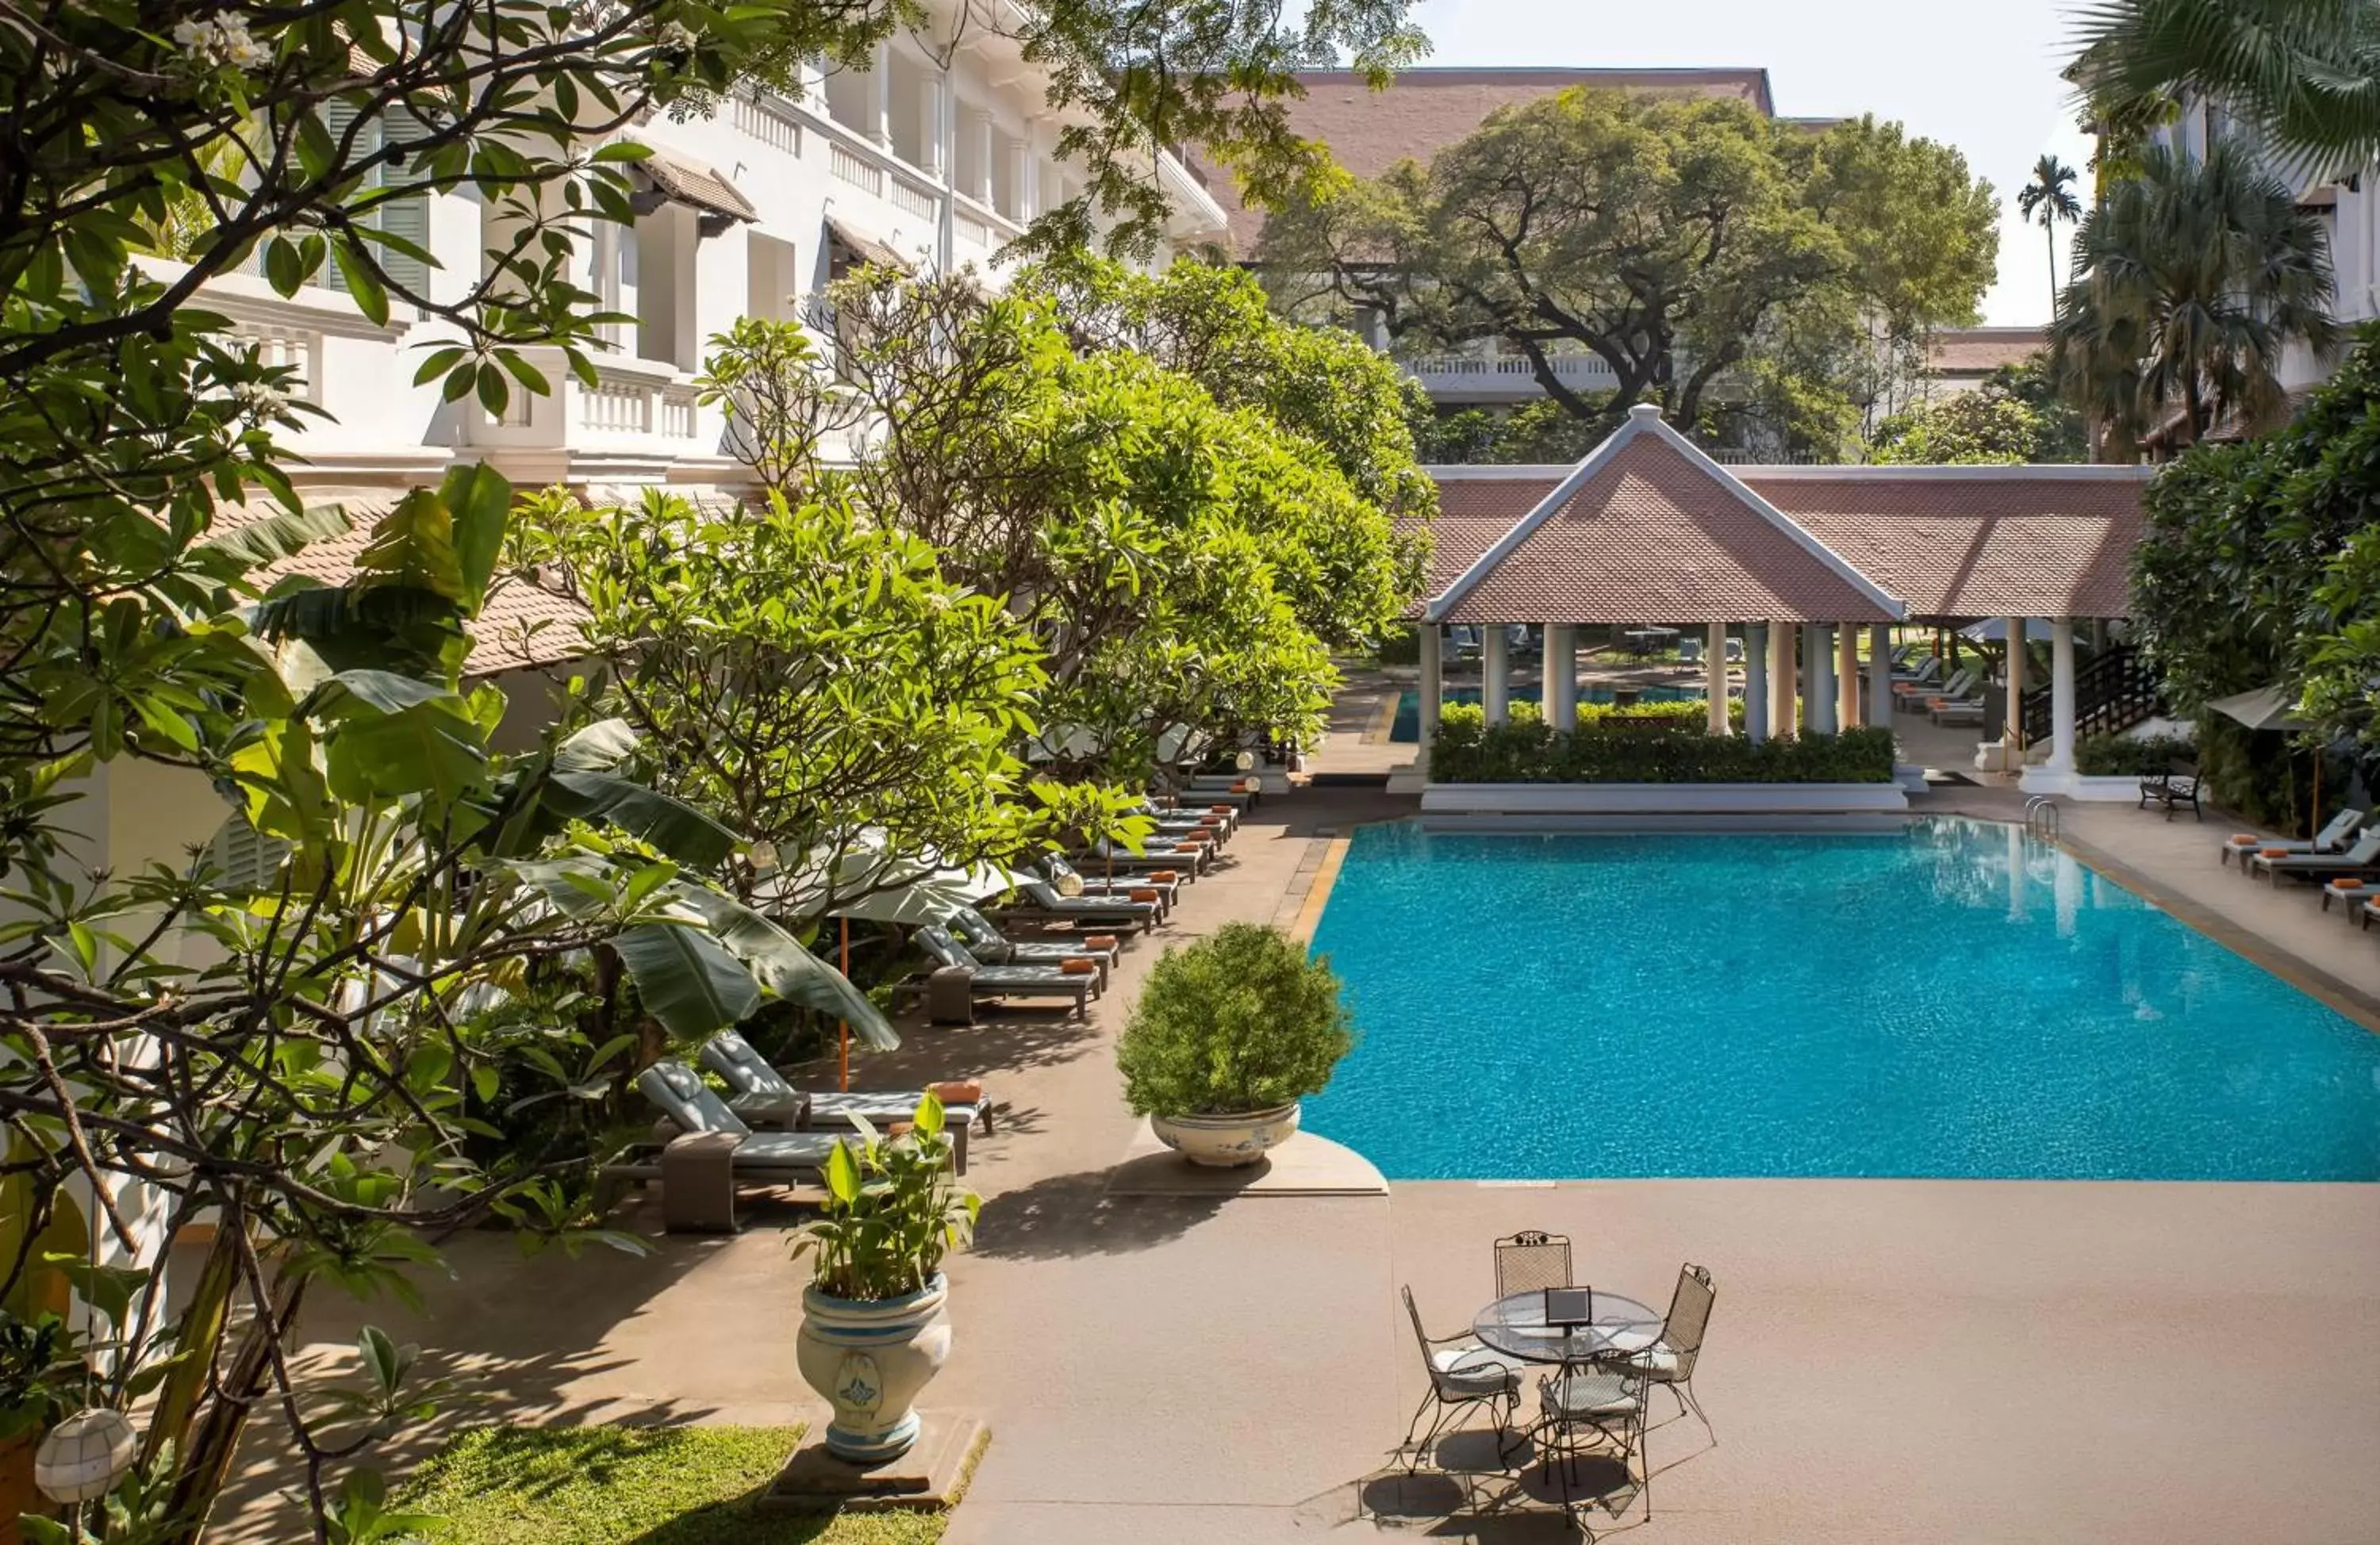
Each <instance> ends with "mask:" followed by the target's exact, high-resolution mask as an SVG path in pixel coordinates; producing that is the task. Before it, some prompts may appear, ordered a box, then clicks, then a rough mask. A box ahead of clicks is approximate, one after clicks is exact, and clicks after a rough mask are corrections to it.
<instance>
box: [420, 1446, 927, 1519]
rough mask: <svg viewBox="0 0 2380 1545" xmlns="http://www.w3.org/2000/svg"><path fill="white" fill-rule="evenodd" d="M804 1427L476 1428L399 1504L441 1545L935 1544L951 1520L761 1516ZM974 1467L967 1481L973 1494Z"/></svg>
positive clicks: (915, 1515) (442, 1453)
mask: <svg viewBox="0 0 2380 1545" xmlns="http://www.w3.org/2000/svg"><path fill="white" fill-rule="evenodd" d="M801 1435H802V1430H801V1429H800V1428H799V1427H521V1426H514V1425H510V1424H500V1425H497V1426H492V1427H475V1428H472V1429H471V1430H468V1431H466V1432H464V1433H462V1434H461V1435H459V1436H457V1437H456V1438H455V1441H454V1442H451V1443H449V1444H447V1445H446V1446H445V1447H444V1448H443V1449H441V1450H439V1451H438V1453H437V1454H433V1455H431V1459H430V1461H429V1462H428V1463H427V1464H425V1465H423V1466H422V1467H421V1468H420V1469H419V1470H418V1471H416V1472H415V1474H414V1478H413V1480H412V1482H411V1483H410V1484H409V1485H408V1486H407V1489H406V1491H405V1494H404V1496H403V1498H402V1499H401V1503H402V1505H403V1506H404V1507H405V1508H406V1509H407V1511H414V1512H421V1513H429V1514H434V1515H437V1516H438V1517H439V1518H440V1519H441V1524H440V1525H439V1527H437V1528H435V1529H433V1530H432V1531H431V1535H430V1538H431V1539H433V1540H436V1541H438V1542H440V1545H810V1542H812V1541H815V1542H817V1545H935V1541H937V1540H939V1539H941V1538H942V1531H943V1530H944V1529H945V1528H947V1527H949V1522H950V1520H949V1515H947V1514H944V1513H920V1512H887V1513H851V1514H832V1515H785V1514H772V1513H761V1512H759V1511H758V1510H757V1509H755V1508H754V1507H752V1506H751V1499H752V1498H754V1497H755V1496H757V1495H758V1494H759V1491H760V1490H761V1488H763V1487H765V1486H767V1485H768V1483H769V1482H770V1481H771V1479H774V1478H775V1476H776V1474H777V1472H778V1470H780V1469H781V1468H783V1466H784V1463H785V1460H786V1458H787V1457H788V1456H789V1455H791V1454H792V1453H793V1452H794V1448H795V1444H796V1443H797V1442H799V1441H800V1439H801ZM973 1470H974V1459H973V1457H970V1458H969V1460H968V1463H967V1467H966V1470H965V1471H963V1472H962V1473H961V1475H960V1478H959V1490H960V1491H965V1488H966V1483H967V1479H968V1477H969V1476H970V1475H971V1474H972V1473H973Z"/></svg>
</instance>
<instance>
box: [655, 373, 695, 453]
mask: <svg viewBox="0 0 2380 1545" xmlns="http://www.w3.org/2000/svg"><path fill="white" fill-rule="evenodd" d="M661 409H662V427H661V432H662V438H663V439H665V440H692V439H693V438H694V389H693V388H692V387H685V386H668V387H663V388H662V395H661Z"/></svg>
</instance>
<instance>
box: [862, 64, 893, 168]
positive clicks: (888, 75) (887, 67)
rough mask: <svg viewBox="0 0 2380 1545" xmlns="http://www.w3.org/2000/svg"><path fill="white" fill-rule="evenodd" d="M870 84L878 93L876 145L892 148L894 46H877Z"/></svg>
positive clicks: (869, 78) (870, 68)
mask: <svg viewBox="0 0 2380 1545" xmlns="http://www.w3.org/2000/svg"><path fill="white" fill-rule="evenodd" d="M868 85H869V86H870V87H872V88H873V89H874V90H875V92H876V132H875V135H874V139H875V140H876V143H877V144H879V145H880V146H881V147H883V148H884V149H885V150H888V151H889V150H891V149H892V44H891V43H889V42H880V43H878V44H877V45H876V59H875V62H874V63H873V64H871V65H869V66H868Z"/></svg>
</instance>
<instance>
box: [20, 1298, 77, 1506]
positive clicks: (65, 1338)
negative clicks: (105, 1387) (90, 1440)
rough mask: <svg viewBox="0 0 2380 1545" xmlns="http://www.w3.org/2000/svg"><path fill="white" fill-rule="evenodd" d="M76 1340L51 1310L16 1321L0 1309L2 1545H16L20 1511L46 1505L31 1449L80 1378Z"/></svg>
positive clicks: (64, 1410) (64, 1406)
mask: <svg viewBox="0 0 2380 1545" xmlns="http://www.w3.org/2000/svg"><path fill="white" fill-rule="evenodd" d="M82 1378H83V1365H82V1360H81V1358H79V1356H77V1354H76V1351H75V1338H74V1336H73V1334H72V1333H70V1332H69V1331H68V1330H67V1328H66V1325H65V1323H64V1322H62V1321H61V1320H60V1319H59V1318H58V1317H57V1316H56V1315H55V1314H42V1315H39V1316H37V1317H36V1318H34V1319H31V1320H20V1319H18V1317H17V1316H16V1315H15V1314H14V1313H12V1312H10V1311H9V1310H5V1309H0V1545H18V1541H19V1540H20V1539H23V1535H22V1534H21V1533H20V1532H19V1529H20V1527H21V1526H20V1524H19V1523H18V1519H19V1517H20V1515H24V1514H28V1513H39V1512H41V1511H42V1509H43V1508H44V1507H45V1505H46V1504H45V1503H44V1502H43V1501H42V1494H41V1492H40V1491H36V1490H35V1489H34V1486H33V1452H34V1450H35V1449H36V1448H37V1447H39V1446H40V1444H41V1442H42V1434H43V1433H45V1432H47V1431H48V1430H50V1428H51V1427H52V1426H53V1425H55V1423H56V1421H57V1420H58V1418H60V1417H62V1416H64V1415H66V1413H67V1408H68V1403H69V1400H70V1398H71V1396H72V1395H73V1394H74V1392H75V1391H76V1389H77V1388H79V1386H80V1384H81V1382H82Z"/></svg>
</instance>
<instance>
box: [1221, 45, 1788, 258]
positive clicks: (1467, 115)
mask: <svg viewBox="0 0 2380 1545" xmlns="http://www.w3.org/2000/svg"><path fill="white" fill-rule="evenodd" d="M1297 78H1298V82H1299V84H1301V85H1303V86H1304V87H1305V96H1304V97H1303V98H1300V99H1297V100H1294V101H1293V102H1291V103H1289V104H1288V105H1289V120H1290V127H1292V128H1293V129H1294V130H1296V132H1297V133H1298V134H1300V135H1302V136H1304V137H1305V138H1306V139H1319V140H1321V141H1322V142H1323V143H1325V144H1327V145H1329V146H1330V153H1331V155H1332V156H1333V157H1334V158H1335V159H1336V160H1337V161H1338V163H1339V164H1340V165H1342V166H1344V167H1345V168H1346V169H1347V170H1348V171H1350V172H1353V173H1354V175H1357V176H1359V177H1377V176H1378V175H1380V174H1381V173H1383V172H1385V171H1387V170H1388V169H1389V168H1390V167H1391V166H1393V165H1395V164H1396V163H1398V162H1400V161H1403V160H1405V159H1406V158H1408V157H1411V158H1412V159H1414V160H1416V161H1420V162H1423V163H1427V162H1428V160H1429V159H1430V158H1431V157H1432V156H1434V155H1436V154H1437V153H1438V152H1439V151H1441V150H1443V149H1445V148H1446V147H1447V146H1449V145H1451V144H1453V143H1454V142H1455V141H1456V140H1458V139H1463V137H1464V136H1466V135H1468V134H1469V133H1470V132H1471V131H1472V130H1473V129H1475V128H1477V127H1479V126H1480V125H1481V124H1483V123H1485V122H1487V121H1488V115H1489V114H1491V113H1493V112H1495V111H1496V110H1497V109H1498V108H1500V107H1509V106H1512V104H1513V103H1524V102H1533V101H1535V100H1536V99H1537V98H1539V97H1548V96H1551V95H1553V94H1554V93H1555V92H1557V91H1566V90H1568V89H1569V88H1571V87H1573V86H1597V87H1602V88H1604V89H1606V90H1613V91H1644V92H1650V93H1655V94H1658V95H1665V96H1706V97H1732V98H1734V99H1736V100H1738V101H1740V102H1748V103H1751V104H1752V105H1753V106H1755V107H1756V108H1758V109H1759V110H1760V111H1761V112H1762V113H1764V114H1769V115H1773V114H1774V113H1775V112H1776V105H1775V103H1773V102H1772V101H1771V100H1770V98H1769V95H1768V72H1767V70H1765V69H1565V68H1559V67H1548V68H1543V69H1528V68H1516V69H1463V68H1452V69H1427V68H1425V69H1410V70H1401V71H1399V72H1398V74H1397V76H1396V78H1394V79H1393V80H1392V81H1391V82H1390V85H1389V87H1388V89H1387V90H1385V91H1373V90H1372V89H1371V87H1370V85H1369V84H1367V83H1366V80H1365V78H1364V77H1362V76H1361V75H1358V74H1356V73H1354V71H1352V70H1302V71H1300V72H1299V73H1298V77H1297ZM1198 169H1199V171H1200V172H1201V173H1202V174H1203V175H1205V176H1206V179H1207V186H1208V191H1209V192H1211V193H1212V194H1213V195H1214V196H1215V201H1216V202H1217V203H1219V204H1220V205H1221V206H1222V209H1223V213H1224V215H1225V216H1226V218H1227V219H1228V221H1229V232H1230V235H1229V241H1230V245H1231V247H1232V248H1233V251H1234V252H1236V253H1237V254H1238V255H1239V256H1240V257H1242V258H1247V257H1250V256H1252V255H1253V254H1254V253H1255V251H1256V245H1257V235H1258V234H1259V233H1260V232H1262V231H1263V229H1264V222H1265V216H1264V211H1262V210H1251V209H1246V208H1244V207H1242V205H1241V203H1240V199H1239V189H1238V188H1237V187H1235V186H1234V185H1233V181H1232V177H1231V175H1230V174H1229V173H1228V172H1222V171H1218V170H1216V169H1214V168H1211V167H1208V166H1205V165H1203V164H1202V165H1200V167H1199V168H1198Z"/></svg>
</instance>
